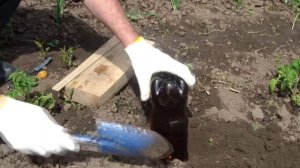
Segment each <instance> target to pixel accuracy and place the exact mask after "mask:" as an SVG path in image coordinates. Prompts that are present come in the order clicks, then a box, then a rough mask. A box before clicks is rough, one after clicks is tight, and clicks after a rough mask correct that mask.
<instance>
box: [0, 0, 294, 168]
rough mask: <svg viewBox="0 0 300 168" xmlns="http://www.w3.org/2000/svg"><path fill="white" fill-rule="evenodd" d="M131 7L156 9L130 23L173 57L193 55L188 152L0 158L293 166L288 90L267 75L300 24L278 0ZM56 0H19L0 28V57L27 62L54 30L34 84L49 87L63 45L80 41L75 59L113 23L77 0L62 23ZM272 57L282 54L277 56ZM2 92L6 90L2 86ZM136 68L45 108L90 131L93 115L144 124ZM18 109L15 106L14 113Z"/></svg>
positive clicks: (56, 163) (9, 160) (46, 162)
mask: <svg viewBox="0 0 300 168" xmlns="http://www.w3.org/2000/svg"><path fill="white" fill-rule="evenodd" d="M122 4H123V7H124V9H125V10H126V11H127V12H129V11H131V12H135V11H140V12H143V13H154V14H156V15H155V16H145V15H141V16H139V17H138V19H137V20H132V23H133V25H134V26H135V28H136V29H137V30H138V31H139V32H140V33H141V34H142V35H143V36H144V37H145V38H147V39H151V40H154V41H155V42H156V44H157V47H158V48H160V49H161V50H163V51H164V52H166V53H168V54H170V55H171V56H172V57H174V58H175V59H177V60H179V61H181V62H183V63H187V64H191V65H193V73H195V75H196V77H197V83H196V85H195V86H194V87H193V88H192V89H191V90H190V92H189V100H188V108H189V109H190V111H191V112H192V117H190V118H189V136H188V153H189V160H188V161H185V162H181V161H179V160H174V161H172V162H170V163H169V164H168V165H165V164H163V163H161V162H160V161H150V160H136V159H128V158H120V157H115V156H106V155H103V154H99V153H91V152H79V153H76V154H74V153H70V154H68V155H66V156H53V157H51V158H47V159H44V158H40V157H30V156H26V155H23V154H20V153H18V152H15V151H12V150H10V149H8V148H7V146H6V145H5V144H4V143H2V144H1V145H0V158H1V160H0V167H5V168H11V167H30V168H31V167H69V168H71V167H72V168H75V167H128V168H129V167H143V168H146V167H187V168H188V167H195V168H196V167H214V168H215V167H222V168H227V167H230V168H232V167H237V168H243V167H247V168H249V167H251V168H264V167H266V168H267V167H272V168H294V167H299V165H300V152H299V151H300V116H299V109H298V108H296V107H294V106H293V105H292V104H291V101H290V99H288V98H284V97H279V96H277V95H275V94H274V95H271V94H269V90H268V83H269V81H270V79H271V78H272V77H273V76H274V75H275V70H276V67H277V66H278V65H279V64H284V63H289V62H291V61H292V60H293V59H296V58H299V55H300V50H299V43H300V24H299V23H298V22H296V24H295V27H294V29H293V30H292V28H291V27H292V20H293V19H294V14H293V13H292V10H291V9H290V8H289V7H287V6H286V5H285V4H282V3H281V2H280V1H279V0H269V1H268V0H265V1H260V0H245V1H243V4H242V5H241V6H240V7H237V6H236V5H235V3H234V1H233V0H219V1H207V0H186V1H183V2H182V6H181V8H180V10H179V11H172V7H171V3H170V1H154V0H149V1H143V0H126V1H122ZM54 18H55V3H54V1H50V0H39V1H33V0H24V1H22V3H21V5H20V7H19V8H18V10H17V13H16V14H15V16H14V17H13V33H12V31H10V30H9V29H6V30H5V31H4V32H3V33H2V34H1V51H0V58H1V59H3V60H6V61H8V62H11V63H13V64H14V65H15V66H16V67H18V68H20V69H24V70H30V69H31V68H32V67H34V66H35V65H37V64H38V63H39V62H40V61H41V59H40V58H39V57H38V56H39V51H38V49H37V48H36V46H35V45H34V43H33V42H32V40H37V39H41V40H45V41H51V40H53V39H58V40H60V45H59V46H57V47H55V48H52V49H51V51H50V52H49V55H51V56H52V57H53V58H54V60H53V62H52V63H51V64H50V65H49V66H47V68H48V69H47V71H48V72H49V76H48V77H47V78H46V79H44V80H42V81H41V82H40V85H39V87H38V88H36V90H37V91H45V92H51V88H52V86H53V85H54V84H56V83H57V82H58V81H60V80H61V79H62V78H63V77H65V76H66V75H67V74H68V73H70V72H71V71H72V70H73V69H74V68H71V69H70V70H66V69H64V68H63V67H62V65H61V63H60V57H59V54H60V48H62V47H63V46H64V45H65V46H67V47H70V46H77V49H76V53H75V56H76V58H77V62H78V63H80V62H82V61H83V60H84V59H86V58H87V57H88V56H89V55H90V54H91V53H92V52H93V51H95V50H96V49H97V48H99V47H100V46H101V45H102V44H103V43H104V42H105V41H107V40H108V39H109V38H110V37H112V34H111V32H110V31H109V30H108V29H107V28H106V27H105V26H104V25H103V24H102V23H101V22H99V21H97V19H95V18H94V17H93V16H92V15H91V14H90V13H89V12H88V11H87V10H86V9H85V8H84V6H83V5H82V4H80V3H73V2H70V1H67V6H66V9H65V15H64V18H63V21H62V24H61V26H59V27H57V26H56V23H55V19H54ZM278 62H279V63H278ZM0 91H1V92H3V93H7V89H6V87H5V86H3V87H2V88H1V89H0ZM136 91H137V84H136V81H135V79H134V78H133V79H132V80H131V81H130V82H129V83H128V85H126V86H125V87H124V88H123V89H122V90H121V91H120V92H118V94H117V95H115V96H114V97H113V98H112V99H111V100H109V101H107V102H106V103H104V104H103V105H102V106H100V107H84V108H80V107H79V106H77V107H75V106H70V105H68V104H65V103H63V100H62V99H58V101H59V102H60V106H61V110H60V111H56V112H55V113H52V114H53V115H54V117H55V119H56V120H57V121H58V122H59V123H60V124H62V125H63V126H64V127H66V128H68V129H69V130H70V132H83V133H92V132H93V131H94V129H95V128H94V124H95V119H98V118H100V119H102V120H106V121H113V122H118V123H126V124H132V125H137V126H141V127H146V128H149V123H147V120H146V117H145V114H144V110H143V108H142V107H143V106H142V104H141V102H140V100H139V97H138V96H137V94H136V93H137V92H136ZM16 117H17V116H16Z"/></svg>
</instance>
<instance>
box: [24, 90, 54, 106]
mask: <svg viewBox="0 0 300 168" xmlns="http://www.w3.org/2000/svg"><path fill="white" fill-rule="evenodd" d="M26 101H27V102H30V103H32V104H35V105H37V106H41V107H44V108H45V109H47V110H52V109H53V108H54V107H55V105H56V101H55V99H54V97H53V95H52V93H40V92H35V93H34V94H33V95H32V96H31V97H30V98H29V99H28V100H26Z"/></svg>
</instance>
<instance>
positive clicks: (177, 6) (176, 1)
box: [171, 0, 181, 11]
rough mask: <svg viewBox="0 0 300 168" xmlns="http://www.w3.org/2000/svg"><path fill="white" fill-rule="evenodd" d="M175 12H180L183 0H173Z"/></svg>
mask: <svg viewBox="0 0 300 168" xmlns="http://www.w3.org/2000/svg"><path fill="white" fill-rule="evenodd" d="M171 3H172V7H173V10H174V11H175V10H178V9H179V7H180V4H181V0H171Z"/></svg>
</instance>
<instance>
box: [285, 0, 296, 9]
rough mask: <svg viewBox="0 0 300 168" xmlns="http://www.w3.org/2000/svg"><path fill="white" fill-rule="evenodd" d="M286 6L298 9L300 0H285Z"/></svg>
mask: <svg viewBox="0 0 300 168" xmlns="http://www.w3.org/2000/svg"><path fill="white" fill-rule="evenodd" d="M283 2H284V3H285V4H288V5H291V6H292V7H293V8H297V7H299V5H300V0H283Z"/></svg>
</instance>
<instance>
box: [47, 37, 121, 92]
mask: <svg viewBox="0 0 300 168" xmlns="http://www.w3.org/2000/svg"><path fill="white" fill-rule="evenodd" d="M119 43H120V41H119V40H118V38H117V37H116V36H114V37H112V38H111V39H109V40H108V41H107V42H106V43H105V44H104V45H103V46H102V47H100V48H99V49H98V50H97V51H96V52H94V53H93V54H92V55H91V56H90V57H89V58H88V59H86V60H85V61H84V62H82V63H81V64H80V65H79V66H78V67H77V68H76V69H75V70H74V71H72V72H71V73H70V74H69V75H68V76H66V77H65V78H64V79H63V80H61V81H60V82H59V83H57V84H56V85H55V86H53V87H52V89H53V90H55V91H57V92H58V91H60V90H61V89H62V88H63V87H65V86H66V85H67V84H68V83H69V82H71V81H72V80H73V79H74V78H76V77H77V76H78V75H79V74H80V73H81V72H83V71H84V70H86V69H87V68H88V67H90V66H91V65H92V64H93V63H95V62H96V61H97V60H98V59H99V58H101V57H102V56H103V55H104V54H106V53H107V52H109V51H110V50H111V49H112V48H114V47H115V46H116V45H118V44H119Z"/></svg>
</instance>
